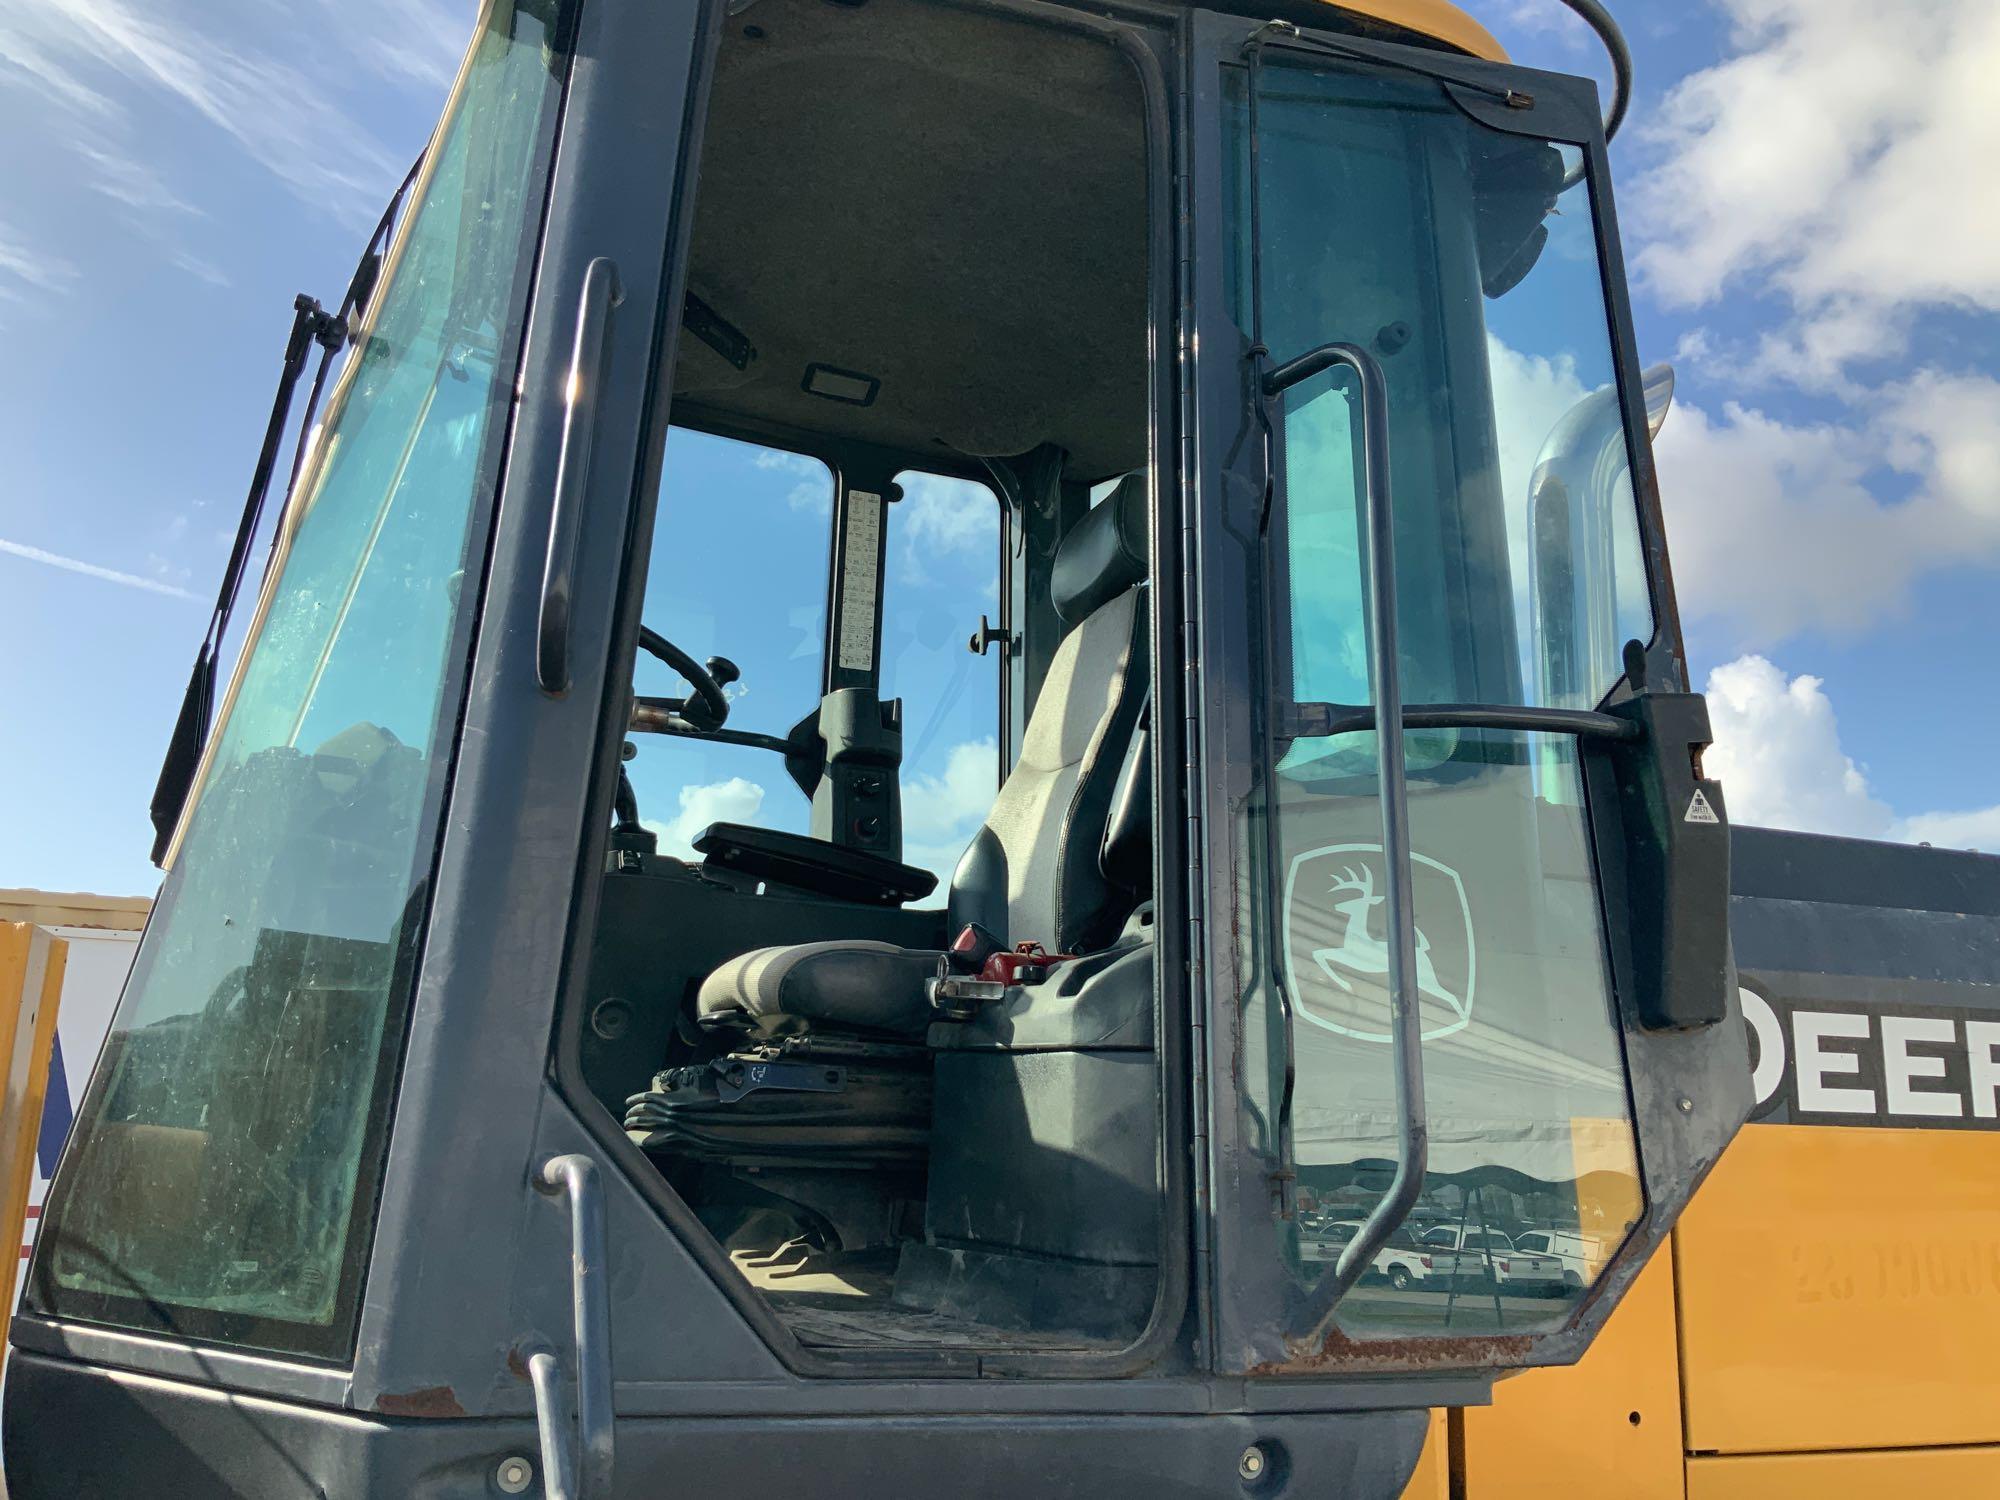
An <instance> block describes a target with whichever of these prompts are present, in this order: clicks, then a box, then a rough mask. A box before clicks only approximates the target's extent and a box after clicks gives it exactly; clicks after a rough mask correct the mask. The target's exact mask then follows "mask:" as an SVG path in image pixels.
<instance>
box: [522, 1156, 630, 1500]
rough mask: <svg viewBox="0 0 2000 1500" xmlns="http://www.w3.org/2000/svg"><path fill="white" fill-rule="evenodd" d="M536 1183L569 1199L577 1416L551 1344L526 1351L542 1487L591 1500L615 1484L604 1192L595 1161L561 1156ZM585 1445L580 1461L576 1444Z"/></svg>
mask: <svg viewBox="0 0 2000 1500" xmlns="http://www.w3.org/2000/svg"><path fill="white" fill-rule="evenodd" d="M535 1188H536V1190H537V1191H538V1192H541V1193H544V1194H547V1195H548V1196H550V1197H555V1196H557V1195H559V1194H560V1195H561V1196H563V1197H565V1198H566V1199H567V1200H568V1203H569V1268H570V1311H571V1316H572V1320H573V1323H574V1327H575V1335H576V1417H575V1424H574V1426H573V1427H572V1425H571V1420H570V1412H569V1405H568V1401H567V1399H566V1397H565V1393H564V1385H563V1377H562V1365H561V1363H560V1362H559V1361H558V1360H557V1358H556V1356H555V1355H554V1354H553V1353H552V1352H551V1351H549V1350H546V1349H543V1350H538V1351H537V1352H535V1353H534V1354H531V1355H530V1356H529V1357H528V1379H529V1382H530V1383H531V1384H532V1385H533V1386H534V1391H535V1428H536V1431H537V1433H538V1434H539V1436H540V1439H541V1449H542V1490H543V1493H544V1494H545V1495H546V1496H547V1497H548V1500H588V1497H592V1496H596V1497H602V1496H605V1495H608V1494H609V1493H610V1492H611V1474H612V1470H613V1468H614V1467H615V1466H616V1462H617V1435H616V1432H615V1429H614V1426H613V1421H614V1414H613V1412H612V1405H611V1295H610V1291H609V1289H608V1287H607V1285H606V1281H605V1278H606V1275H607V1271H608V1268H607V1266H606V1264H605V1251H604V1194H603V1190H602V1188H601V1187H600V1186H599V1185H598V1178H597V1164H596V1163H595V1162H593V1161H591V1159H590V1158H589V1157H587V1156H577V1155H569V1156H557V1157H553V1158H551V1159H550V1160H549V1161H547V1162H545V1163H543V1165H542V1169H541V1170H540V1171H539V1172H537V1173H536V1174H535ZM579 1447H581V1449H582V1457H581V1462H580V1463H579V1459H578V1448H579Z"/></svg>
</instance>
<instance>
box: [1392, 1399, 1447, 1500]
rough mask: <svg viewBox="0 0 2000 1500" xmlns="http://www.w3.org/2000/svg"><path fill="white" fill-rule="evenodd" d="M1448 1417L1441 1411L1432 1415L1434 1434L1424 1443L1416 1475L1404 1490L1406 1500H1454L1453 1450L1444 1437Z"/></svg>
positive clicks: (1418, 1459) (1432, 1431) (1412, 1476)
mask: <svg viewBox="0 0 2000 1500" xmlns="http://www.w3.org/2000/svg"><path fill="white" fill-rule="evenodd" d="M1447 1420H1448V1414H1447V1413H1446V1412H1445V1411H1444V1409H1443V1408H1442V1407H1440V1408H1439V1409H1437V1410H1436V1411H1433V1412H1432V1413H1431V1430H1430V1433H1429V1435H1428V1436H1427V1437H1425V1439H1424V1451H1423V1453H1422V1454H1421V1455H1419V1456H1418V1458H1417V1467H1416V1471H1415V1472H1414V1473H1412V1474H1411V1475H1410V1482H1409V1483H1408V1484H1407V1485H1405V1486H1404V1487H1403V1500H1451V1448H1450V1446H1449V1440H1448V1439H1447V1438H1446V1436H1445V1427H1446V1425H1447Z"/></svg>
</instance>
